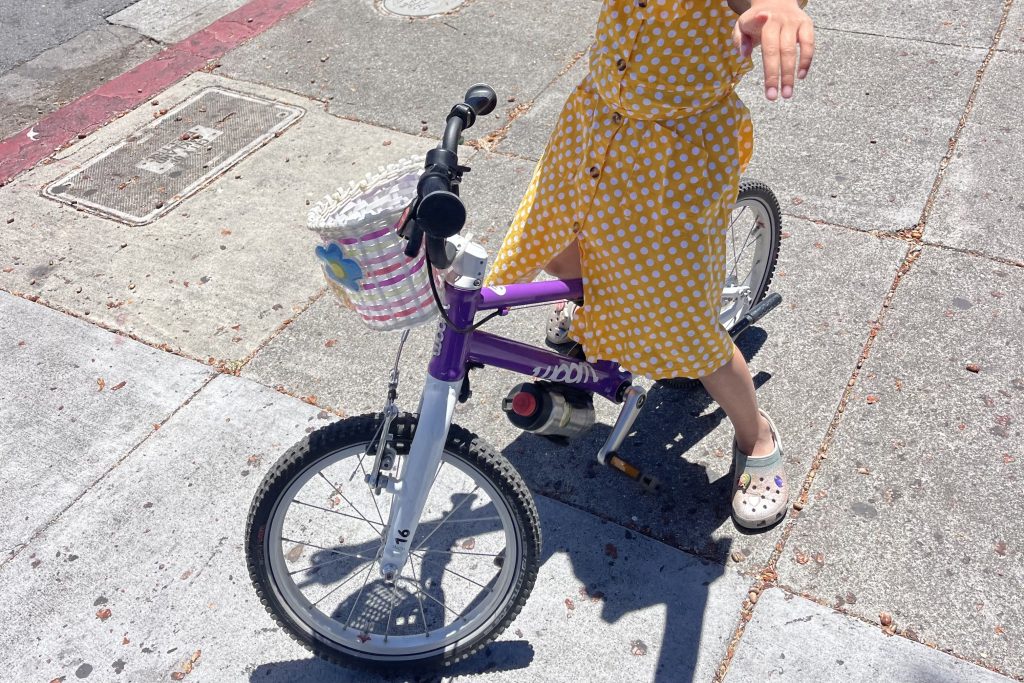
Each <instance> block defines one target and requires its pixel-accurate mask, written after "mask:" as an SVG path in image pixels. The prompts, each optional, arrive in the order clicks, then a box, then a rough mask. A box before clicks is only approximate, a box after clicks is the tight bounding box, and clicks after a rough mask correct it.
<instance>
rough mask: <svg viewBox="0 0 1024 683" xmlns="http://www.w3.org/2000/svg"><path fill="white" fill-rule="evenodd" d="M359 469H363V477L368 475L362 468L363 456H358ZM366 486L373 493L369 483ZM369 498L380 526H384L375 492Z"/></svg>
mask: <svg viewBox="0 0 1024 683" xmlns="http://www.w3.org/2000/svg"><path fill="white" fill-rule="evenodd" d="M359 469H361V470H362V471H363V477H364V478H365V477H368V476H369V475H368V474H367V473H366V468H364V467H363V458H359ZM366 487H367V488H368V489H370V493H371V494H372V493H373V488H372V487H370V484H369V483H367V484H366ZM370 500H372V501H373V507H374V509H376V510H377V519H379V520H380V525H381V526H384V517H383V516H381V514H380V506H379V505H377V496H376V494H373V495H371V496H370Z"/></svg>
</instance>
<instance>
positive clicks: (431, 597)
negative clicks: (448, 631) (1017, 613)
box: [416, 588, 463, 626]
mask: <svg viewBox="0 0 1024 683" xmlns="http://www.w3.org/2000/svg"><path fill="white" fill-rule="evenodd" d="M416 590H417V592H419V593H423V595H424V596H426V597H428V598H430V599H431V600H433V601H434V602H436V603H437V604H439V605H441V607H444V608H445V609H446V610H448V611H449V612H451V613H452V614H454V615H455V617H456V618H457V619H462V618H463V617H462V615H461V614H459V613H458V612H456V611H455V610H453V609H452V608H451V607H449V606H448V605H446V604H444V603H443V602H441V601H440V600H438V599H437V598H435V597H434V596H433V595H431V594H430V593H424V592H423V591H422V590H420V589H419V588H417V589H416ZM441 625H442V626H444V624H441Z"/></svg>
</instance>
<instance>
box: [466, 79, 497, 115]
mask: <svg viewBox="0 0 1024 683" xmlns="http://www.w3.org/2000/svg"><path fill="white" fill-rule="evenodd" d="M466 104H468V105H469V106H470V107H472V108H473V111H474V112H476V115H477V116H487V115H488V114H490V113H491V112H492V111H494V107H496V106H497V105H498V94H497V93H496V92H494V88H492V87H491V86H489V85H486V84H484V83H477V84H476V85H474V86H472V87H470V89H469V90H467V91H466Z"/></svg>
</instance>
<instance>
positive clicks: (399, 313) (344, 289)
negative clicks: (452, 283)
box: [308, 159, 437, 331]
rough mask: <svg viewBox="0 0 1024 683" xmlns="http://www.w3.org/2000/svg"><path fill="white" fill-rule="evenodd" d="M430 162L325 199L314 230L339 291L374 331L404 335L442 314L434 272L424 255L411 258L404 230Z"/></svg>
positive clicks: (402, 167) (416, 162)
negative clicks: (437, 303) (435, 296)
mask: <svg viewBox="0 0 1024 683" xmlns="http://www.w3.org/2000/svg"><path fill="white" fill-rule="evenodd" d="M422 172H423V160H422V159H404V160H402V161H400V162H398V163H395V164H391V165H389V166H387V167H386V168H382V169H381V170H380V171H379V172H378V173H377V174H371V175H367V176H366V178H364V179H363V180H361V181H359V182H353V183H351V184H350V185H349V186H348V187H343V188H339V189H338V190H337V191H335V192H333V193H332V194H330V195H328V196H326V197H324V198H323V199H321V200H320V201H319V202H318V203H317V204H316V206H314V207H313V208H312V209H310V211H309V218H308V225H309V228H310V229H311V230H314V231H315V232H316V233H317V234H319V235H320V238H321V239H322V240H323V245H321V246H318V247H317V248H316V254H317V258H318V259H319V261H320V264H321V267H322V268H323V272H324V278H325V279H326V280H327V284H328V286H330V288H331V290H332V291H333V292H334V293H335V294H336V295H337V296H338V297H339V298H340V299H341V300H342V301H343V302H345V304H346V305H348V307H349V308H351V309H352V310H354V311H355V312H356V313H357V314H359V318H360V320H362V322H363V323H364V324H365V325H367V326H368V327H370V328H371V329H374V330H380V331H386V330H398V329H403V328H407V327H412V326H413V325H418V324H420V323H424V322H427V321H429V320H432V319H433V318H434V316H435V315H437V308H436V306H435V305H434V299H433V295H432V294H431V291H430V281H429V280H428V279H427V278H428V277H430V273H429V272H428V271H429V270H430V267H429V266H428V265H427V263H426V259H425V258H424V257H423V254H422V253H421V254H420V255H419V256H417V257H416V258H414V259H410V258H408V257H407V256H406V255H405V252H404V249H405V245H406V242H405V241H404V240H402V239H401V238H400V237H398V235H397V233H396V231H397V229H398V226H399V225H400V223H401V219H402V215H403V214H404V212H405V210H406V208H407V207H408V206H409V205H410V204H411V203H412V201H413V199H415V198H416V183H417V182H418V180H419V176H420V174H421V173H422Z"/></svg>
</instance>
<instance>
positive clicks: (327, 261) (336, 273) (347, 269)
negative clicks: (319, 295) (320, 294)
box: [316, 242, 363, 292]
mask: <svg viewBox="0 0 1024 683" xmlns="http://www.w3.org/2000/svg"><path fill="white" fill-rule="evenodd" d="M316 257H317V258H318V259H320V261H321V262H322V263H323V267H324V273H325V274H326V275H327V277H328V278H330V279H331V280H332V281H333V282H337V283H338V284H340V285H341V286H342V287H345V288H346V289H351V290H352V291H353V292H358V291H359V280H362V279H363V269H362V268H360V267H359V264H358V263H356V262H355V261H353V260H352V259H350V258H346V257H345V252H344V251H342V249H341V245H339V244H338V243H337V242H331V243H330V244H329V245H327V247H317V248H316Z"/></svg>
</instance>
